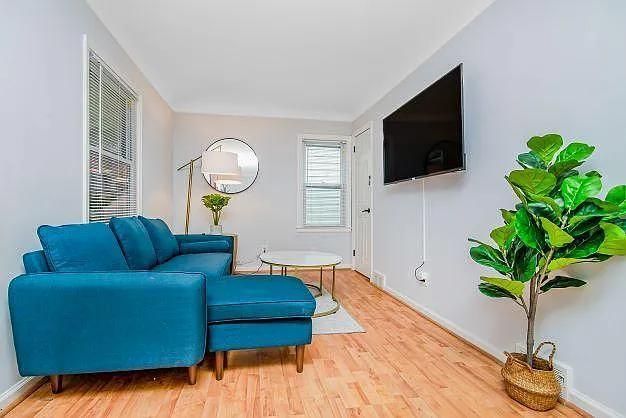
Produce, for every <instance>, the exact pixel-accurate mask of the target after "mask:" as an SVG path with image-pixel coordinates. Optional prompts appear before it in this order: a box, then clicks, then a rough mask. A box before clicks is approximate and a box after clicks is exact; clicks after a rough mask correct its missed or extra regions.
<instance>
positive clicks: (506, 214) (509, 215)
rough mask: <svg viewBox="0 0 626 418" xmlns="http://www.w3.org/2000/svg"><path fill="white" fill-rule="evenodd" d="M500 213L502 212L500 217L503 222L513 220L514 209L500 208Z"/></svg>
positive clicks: (508, 222)
mask: <svg viewBox="0 0 626 418" xmlns="http://www.w3.org/2000/svg"><path fill="white" fill-rule="evenodd" d="M500 213H501V214H502V219H504V222H505V223H507V224H510V223H511V222H513V221H514V220H515V211H513V210H506V209H500Z"/></svg>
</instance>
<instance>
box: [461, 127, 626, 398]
mask: <svg viewBox="0 0 626 418" xmlns="http://www.w3.org/2000/svg"><path fill="white" fill-rule="evenodd" d="M527 145H528V148H530V151H529V152H526V153H523V154H520V155H518V156H517V162H518V163H519V165H520V166H521V167H522V169H521V170H514V171H512V172H511V173H509V175H508V176H506V177H505V179H506V181H507V182H508V183H509V185H510V187H511V188H512V189H513V192H514V193H515V195H516V196H517V198H518V199H519V200H520V203H518V204H517V205H516V206H515V209H514V210H505V209H500V212H501V214H502V217H503V219H504V225H503V226H500V227H498V228H496V229H494V230H493V231H491V233H490V237H491V239H492V240H493V241H494V243H495V246H493V245H489V244H486V243H484V242H480V241H477V240H474V239H470V241H471V242H474V243H476V244H478V245H477V246H475V247H473V248H471V250H470V256H471V257H472V259H473V260H474V261H476V262H477V263H479V264H482V265H484V266H487V267H490V268H492V269H494V270H496V271H497V272H498V273H500V275H499V276H498V277H491V276H490V277H481V283H480V284H479V285H478V289H479V290H480V292H481V293H483V294H484V295H486V296H489V297H492V298H504V299H508V300H511V301H512V302H514V303H515V304H516V305H518V306H519V308H520V309H521V310H522V311H523V312H524V314H525V315H526V318H527V330H526V331H527V332H526V353H511V354H509V353H505V354H506V355H507V362H506V364H505V366H504V368H503V369H502V375H503V376H504V379H505V387H506V390H507V392H508V393H509V395H510V396H511V397H512V398H513V399H515V400H517V401H519V402H521V403H522V404H524V405H526V406H529V407H530V408H533V409H537V410H547V409H551V408H553V407H554V406H555V405H556V402H557V400H558V396H559V393H560V387H559V384H558V382H557V381H556V377H555V375H554V371H553V366H552V357H553V355H554V351H555V349H556V347H555V346H554V344H553V343H549V342H547V343H542V344H540V346H539V347H537V350H536V351H535V319H536V315H537V306H538V304H539V301H540V299H541V298H543V297H544V295H546V294H547V293H549V292H552V291H555V290H557V289H563V288H568V287H580V286H583V285H585V284H586V282H585V281H584V280H581V279H579V278H575V277H570V276H568V275H564V274H563V273H560V272H559V271H560V270H561V269H562V268H564V267H566V266H569V265H572V264H577V263H587V262H601V261H606V260H607V259H609V258H611V257H612V256H623V255H626V233H625V232H624V231H625V229H626V186H625V185H620V186H616V187H614V188H612V189H611V190H609V192H608V193H607V194H606V196H605V198H604V199H600V198H598V197H596V196H597V195H598V194H599V193H600V190H601V189H602V180H601V178H602V175H601V174H600V173H598V172H597V171H587V172H584V171H579V169H577V168H578V167H579V166H581V165H582V164H583V163H584V162H585V160H586V159H587V158H589V156H590V155H591V154H592V153H593V151H594V150H595V147H593V146H590V145H587V144H584V143H581V142H572V143H570V144H569V145H567V146H566V147H565V148H563V138H562V137H561V136H560V135H556V134H547V135H544V136H535V137H533V138H531V139H530V140H529V141H528V143H527ZM543 344H551V345H552V353H551V354H550V358H549V360H544V359H541V358H539V357H538V352H539V349H540V348H541V346H542V345H543Z"/></svg>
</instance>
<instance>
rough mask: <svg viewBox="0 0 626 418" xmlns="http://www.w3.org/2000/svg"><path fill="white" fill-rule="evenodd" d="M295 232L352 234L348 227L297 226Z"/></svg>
mask: <svg viewBox="0 0 626 418" xmlns="http://www.w3.org/2000/svg"><path fill="white" fill-rule="evenodd" d="M296 232H312V233H328V232H331V233H342V232H352V228H350V227H349V226H328V227H323V226H298V227H297V228H296Z"/></svg>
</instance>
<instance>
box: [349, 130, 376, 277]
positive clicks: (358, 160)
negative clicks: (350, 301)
mask: <svg viewBox="0 0 626 418" xmlns="http://www.w3.org/2000/svg"><path fill="white" fill-rule="evenodd" d="M353 155H354V158H353V162H354V170H353V173H354V176H353V179H352V180H353V185H354V196H355V199H354V212H355V213H354V219H355V220H356V222H355V225H354V229H353V231H354V232H353V233H354V253H353V254H354V268H355V269H356V271H358V272H359V273H361V274H362V275H364V276H366V277H368V278H370V279H371V275H372V128H371V124H370V125H368V126H366V127H364V128H362V129H360V130H358V131H356V132H355V134H354V154H353Z"/></svg>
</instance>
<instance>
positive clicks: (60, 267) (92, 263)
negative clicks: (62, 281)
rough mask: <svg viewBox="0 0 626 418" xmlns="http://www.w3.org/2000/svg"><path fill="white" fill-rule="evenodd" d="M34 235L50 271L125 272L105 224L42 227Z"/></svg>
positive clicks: (119, 249)
mask: <svg viewBox="0 0 626 418" xmlns="http://www.w3.org/2000/svg"><path fill="white" fill-rule="evenodd" d="M37 235H39V240H40V241H41V246H42V247H43V250H44V252H45V254H46V259H47V261H48V265H49V266H50V269H51V270H52V271H58V272H68V273H69V272H90V271H118V270H128V264H127V263H126V259H125V258H124V254H122V249H121V248H120V246H119V245H118V243H117V240H116V239H115V235H113V232H112V231H111V229H110V228H109V227H108V226H107V225H106V224H103V223H90V224H74V225H63V226H50V225H42V226H40V227H39V228H38V229H37Z"/></svg>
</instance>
